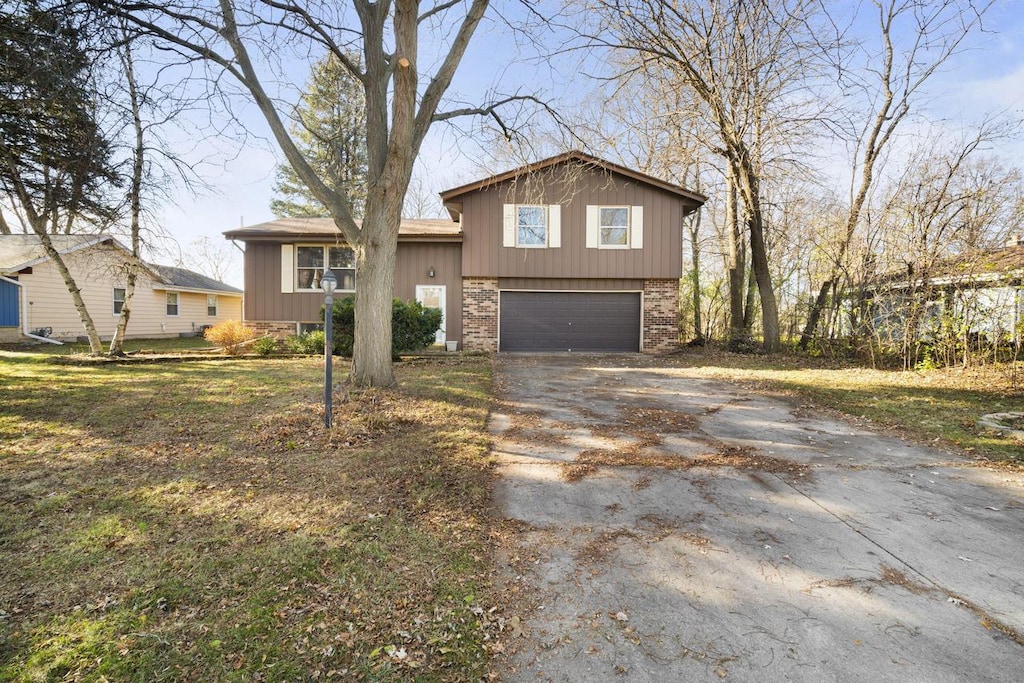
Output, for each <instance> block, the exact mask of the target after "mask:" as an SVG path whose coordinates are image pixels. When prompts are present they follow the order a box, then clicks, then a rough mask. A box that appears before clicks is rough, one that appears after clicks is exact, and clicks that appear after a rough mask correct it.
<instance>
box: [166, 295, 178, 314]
mask: <svg viewBox="0 0 1024 683" xmlns="http://www.w3.org/2000/svg"><path fill="white" fill-rule="evenodd" d="M166 301H167V315H170V316H176V315H178V293H177V292H167V300H166Z"/></svg>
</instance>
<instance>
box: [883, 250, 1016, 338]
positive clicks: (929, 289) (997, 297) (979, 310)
mask: <svg viewBox="0 0 1024 683" xmlns="http://www.w3.org/2000/svg"><path fill="white" fill-rule="evenodd" d="M864 292H865V296H866V299H867V304H868V310H869V311H870V315H871V319H872V322H873V324H874V328H875V332H876V334H877V335H878V336H879V337H881V338H883V339H890V340H893V341H896V340H899V339H900V338H901V337H902V336H903V335H904V334H905V328H906V326H907V324H908V321H909V320H910V318H911V316H913V317H916V318H917V319H918V321H919V324H918V327H919V330H917V333H918V334H919V335H920V336H921V338H922V339H924V340H927V339H929V338H931V337H933V336H934V335H935V334H936V333H937V331H939V330H940V328H941V326H942V325H943V324H946V325H947V327H948V326H949V325H950V324H952V325H954V326H955V328H956V332H957V333H958V334H959V335H961V336H969V337H971V338H974V339H977V338H979V337H981V338H984V339H987V340H989V341H992V342H1014V343H1020V342H1021V341H1022V335H1024V239H1022V238H1014V239H1012V240H1011V241H1010V242H1009V243H1008V244H1007V245H1006V246H1004V247H1002V248H1000V249H993V250H986V251H975V252H970V253H965V254H962V255H960V256H957V257H955V258H951V259H946V260H943V261H939V262H937V263H935V264H934V265H933V266H931V267H930V268H928V269H927V271H926V272H921V271H920V270H918V271H917V272H914V271H909V270H908V271H903V272H895V273H889V274H887V275H885V276H883V277H880V278H877V279H875V280H874V281H872V282H869V283H866V284H865V286H864Z"/></svg>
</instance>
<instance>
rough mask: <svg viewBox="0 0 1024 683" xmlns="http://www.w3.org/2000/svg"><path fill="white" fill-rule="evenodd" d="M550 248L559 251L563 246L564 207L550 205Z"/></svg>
mask: <svg viewBox="0 0 1024 683" xmlns="http://www.w3.org/2000/svg"><path fill="white" fill-rule="evenodd" d="M548 246H549V247H551V248H552V249H559V248H560V247H561V246H562V205H561V204H549V205H548Z"/></svg>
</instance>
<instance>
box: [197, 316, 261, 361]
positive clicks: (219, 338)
mask: <svg viewBox="0 0 1024 683" xmlns="http://www.w3.org/2000/svg"><path fill="white" fill-rule="evenodd" d="M203 338H204V339H206V341H208V342H210V343H211V344H216V345H217V346H220V347H222V348H223V350H224V353H225V354H227V355H229V356H237V355H238V354H239V353H241V352H242V345H243V344H245V343H246V342H248V341H252V340H253V339H255V338H256V331H255V330H254V329H252V328H251V327H246V326H245V325H243V324H242V323H240V322H239V321H237V320H225V321H224V322H222V323H219V324H217V325H214V326H213V327H211V328H210V329H208V330H207V331H206V332H205V333H204V334H203Z"/></svg>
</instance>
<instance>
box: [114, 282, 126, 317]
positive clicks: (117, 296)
mask: <svg viewBox="0 0 1024 683" xmlns="http://www.w3.org/2000/svg"><path fill="white" fill-rule="evenodd" d="M123 308H124V288H123V287H114V315H121V310H122V309H123Z"/></svg>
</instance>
